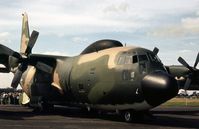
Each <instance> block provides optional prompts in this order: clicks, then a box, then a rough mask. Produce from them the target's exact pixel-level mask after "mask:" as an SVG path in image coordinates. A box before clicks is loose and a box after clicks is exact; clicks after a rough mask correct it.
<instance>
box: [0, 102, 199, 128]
mask: <svg viewBox="0 0 199 129" xmlns="http://www.w3.org/2000/svg"><path fill="white" fill-rule="evenodd" d="M151 113H152V114H153V116H154V117H152V118H151V117H150V118H145V119H144V120H142V121H137V122H133V123H126V122H123V120H122V119H121V118H120V116H119V115H116V114H103V115H93V114H88V113H86V112H83V111H82V110H80V109H71V108H70V109H67V108H63V107H56V108H55V110H54V111H53V112H51V113H42V114H41V113H40V114H38V113H35V112H33V110H32V109H30V108H28V107H21V106H16V105H0V129H121V128H124V129H130V128H134V129H135V128H136V129H188V128H189V129H199V107H157V108H155V109H153V110H152V111H151Z"/></svg>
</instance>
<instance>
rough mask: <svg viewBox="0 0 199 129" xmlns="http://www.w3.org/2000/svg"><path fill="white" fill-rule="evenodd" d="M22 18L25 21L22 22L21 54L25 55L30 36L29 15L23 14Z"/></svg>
mask: <svg viewBox="0 0 199 129" xmlns="http://www.w3.org/2000/svg"><path fill="white" fill-rule="evenodd" d="M22 16H23V21H22V33H21V47H20V53H21V54H23V55H25V51H26V48H27V46H28V41H29V38H30V34H29V25H28V15H27V14H26V13H24V14H22Z"/></svg>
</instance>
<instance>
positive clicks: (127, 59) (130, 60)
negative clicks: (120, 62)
mask: <svg viewBox="0 0 199 129" xmlns="http://www.w3.org/2000/svg"><path fill="white" fill-rule="evenodd" d="M124 64H132V56H126V58H125V61H124Z"/></svg>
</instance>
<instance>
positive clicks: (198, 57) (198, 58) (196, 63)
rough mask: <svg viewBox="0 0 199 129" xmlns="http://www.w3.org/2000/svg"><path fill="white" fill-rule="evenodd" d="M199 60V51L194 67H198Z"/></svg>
mask: <svg viewBox="0 0 199 129" xmlns="http://www.w3.org/2000/svg"><path fill="white" fill-rule="evenodd" d="M198 62H199V53H198V55H197V57H196V61H195V64H194V68H196V66H197V65H198Z"/></svg>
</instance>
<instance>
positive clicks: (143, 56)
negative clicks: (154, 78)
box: [138, 55, 148, 62]
mask: <svg viewBox="0 0 199 129" xmlns="http://www.w3.org/2000/svg"><path fill="white" fill-rule="evenodd" d="M138 59H139V62H141V61H148V58H147V56H146V55H138Z"/></svg>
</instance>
